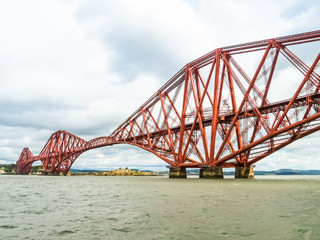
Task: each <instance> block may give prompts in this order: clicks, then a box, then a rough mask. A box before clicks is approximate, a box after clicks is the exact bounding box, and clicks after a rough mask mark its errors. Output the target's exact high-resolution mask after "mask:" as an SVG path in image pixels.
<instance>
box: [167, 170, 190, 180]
mask: <svg viewBox="0 0 320 240" xmlns="http://www.w3.org/2000/svg"><path fill="white" fill-rule="evenodd" d="M169 178H187V171H186V168H184V167H182V168H170V172H169Z"/></svg>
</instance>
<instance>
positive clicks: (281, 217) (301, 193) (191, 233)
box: [0, 176, 320, 240]
mask: <svg viewBox="0 0 320 240" xmlns="http://www.w3.org/2000/svg"><path fill="white" fill-rule="evenodd" d="M0 186H1V188H0V190H1V194H0V234H1V239H131V238H135V239H299V240H300V239H319V236H320V223H319V222H320V208H319V206H320V178H319V177H318V176H315V177H304V178H302V179H292V178H281V177H280V178H279V177H278V178H275V179H272V178H271V179H268V178H264V179H263V178H260V179H259V177H257V179H255V180H239V179H237V180H236V179H224V180H209V179H196V178H189V179H168V178H166V177H91V176H81V177H76V176H71V177H50V176H0Z"/></svg>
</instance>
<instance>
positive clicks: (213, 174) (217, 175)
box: [199, 166, 223, 179]
mask: <svg viewBox="0 0 320 240" xmlns="http://www.w3.org/2000/svg"><path fill="white" fill-rule="evenodd" d="M199 178H210V179H223V170H222V167H218V166H216V167H204V168H200V174H199Z"/></svg>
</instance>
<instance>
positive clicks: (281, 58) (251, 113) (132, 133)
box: [17, 31, 320, 178]
mask: <svg viewBox="0 0 320 240" xmlns="http://www.w3.org/2000/svg"><path fill="white" fill-rule="evenodd" d="M319 40H320V31H313V32H307V33H301V34H295V35H290V36H284V37H278V38H272V39H266V40H261V41H255V42H250V43H245V44H239V45H234V46H228V47H224V48H218V49H216V50H214V51H212V52H210V53H208V54H206V55H204V56H202V57H200V58H198V59H196V60H194V61H192V62H190V63H188V64H186V65H185V66H184V67H183V68H182V69H181V70H180V71H178V72H177V73H176V74H175V75H174V76H173V77H172V78H171V79H170V80H169V81H168V82H167V83H165V84H164V85H163V86H162V87H161V88H160V89H159V90H158V91H157V92H156V93H155V94H153V95H152V96H151V97H150V98H149V99H148V100H147V101H146V102H145V103H143V104H142V105H141V106H140V107H139V108H138V109H137V110H136V111H135V112H134V113H133V114H132V115H131V116H129V117H128V118H127V119H126V120H125V121H124V122H123V123H122V124H121V125H120V126H119V127H118V128H117V129H116V130H115V131H114V132H113V133H111V134H110V135H109V136H106V137H98V138H95V139H92V140H90V141H86V140H84V139H82V138H80V137H78V136H75V135H73V134H71V133H69V132H67V131H63V130H60V131H57V132H55V133H53V134H52V135H51V137H50V138H49V140H48V141H47V143H46V144H45V146H44V147H43V149H42V151H41V152H40V154H39V155H38V156H34V155H33V154H32V153H31V151H30V150H29V149H28V148H24V149H23V151H22V153H21V155H20V157H19V160H18V161H17V171H18V173H24V174H27V173H29V172H30V168H31V165H32V163H33V162H35V161H41V162H42V164H43V168H44V171H45V172H48V173H67V172H68V171H69V169H70V167H71V165H72V164H73V163H74V161H75V160H76V159H77V157H78V156H79V155H81V154H82V153H83V152H85V151H88V150H90V149H94V148H99V147H105V146H109V145H113V144H123V143H125V144H131V145H134V146H138V147H140V148H142V149H144V150H146V151H149V152H151V153H153V154H155V155H156V156H157V157H159V158H161V159H162V160H163V161H165V162H166V163H167V164H168V165H169V166H170V177H186V171H185V169H186V168H200V177H203V178H223V168H225V167H233V168H235V169H236V171H235V176H236V177H241V178H252V177H253V169H252V166H253V165H254V164H255V163H257V162H258V161H260V160H261V159H263V158H265V157H267V156H269V155H270V154H272V153H273V152H275V151H278V150H280V149H282V148H283V147H285V146H287V145H288V144H290V143H292V142H294V141H296V140H298V139H300V138H302V137H305V136H307V135H309V134H312V133H314V132H316V131H318V130H319V129H320V120H319V118H320V92H319V90H320V74H319V65H320V63H319V59H320V51H319V49H320V45H319ZM294 52H296V54H295V53H294ZM298 54H300V55H302V57H306V56H307V61H303V60H302V57H301V58H300V57H298V56H297V55H298ZM310 58H312V60H310Z"/></svg>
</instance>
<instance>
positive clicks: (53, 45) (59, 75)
mask: <svg viewBox="0 0 320 240" xmlns="http://www.w3.org/2000/svg"><path fill="white" fill-rule="evenodd" d="M319 7H320V4H319V3H318V2H317V1H308V2H305V1H302V0H296V1H281V2H279V1H275V0H272V1H267V2H265V3H263V4H261V2H257V1H251V0H247V1H236V0H228V1H218V0H215V1H209V0H200V1H183V0H170V1H169V0H165V1H147V0H137V1H129V0H121V1H102V0H93V1H87V0H83V1H71V0H70V1H62V0H61V1H58V0H57V1H50V2H47V1H40V0H38V1H37V0H31V1H22V0H21V1H18V0H16V1H2V2H1V3H0V69H1V70H0V84H1V88H0V108H1V110H0V130H1V131H0V160H1V161H8V162H14V161H16V160H17V158H18V156H19V154H20V152H21V150H22V147H24V146H26V145H27V146H29V147H30V149H31V151H32V152H33V153H34V154H35V155H36V154H38V153H39V152H40V150H41V148H42V147H43V146H44V144H45V142H46V140H47V139H48V138H49V136H50V134H51V133H52V132H54V131H56V130H58V129H65V130H67V131H70V132H72V133H74V134H76V135H79V136H80V137H82V138H84V139H86V140H89V139H91V138H94V137H97V136H101V135H102V136H103V135H108V134H110V133H111V132H112V131H113V130H114V129H115V128H116V127H117V126H118V125H119V124H120V123H122V122H123V121H124V120H125V119H126V118H127V117H128V116H129V115H130V114H131V113H132V112H134V111H135V109H136V108H138V107H139V106H140V104H142V103H143V102H144V101H145V100H146V99H148V98H149V96H151V95H152V94H153V93H154V92H155V91H156V90H157V89H158V88H159V87H160V86H161V85H162V84H163V83H165V82H166V81H167V80H168V79H169V78H170V77H171V76H172V75H174V74H175V73H176V72H177V71H178V70H179V69H180V68H181V67H183V66H184V65H185V64H186V63H187V62H189V61H191V60H193V59H195V58H197V57H199V56H201V55H202V54H205V53H206V52H208V51H211V50H213V49H215V48H217V47H223V46H226V45H231V44H237V43H241V42H247V41H254V40H258V39H264V38H270V37H275V36H281V35H286V34H291V33H298V32H303V31H310V30H315V29H316V28H317V22H318V20H319V16H318V12H319ZM306 141H307V140H306ZM299 142H301V144H302V145H299V144H297V145H294V146H296V148H297V149H298V150H297V151H298V153H299V151H300V155H303V154H302V153H304V152H303V151H304V150H302V149H303V147H302V146H304V145H303V142H302V140H299V141H298V142H297V143H299ZM306 145H307V144H306ZM123 148H124V149H125V151H124V153H122V152H121V151H120V150H121V149H123ZM111 149H112V147H108V148H106V149H101V150H93V151H92V152H90V153H89V152H88V153H86V154H84V155H83V156H81V157H80V158H79V164H78V162H76V165H75V166H77V165H78V166H83V167H84V166H90V167H91V166H100V167H104V166H111V165H113V164H115V165H116V164H119V162H120V163H122V162H123V163H126V162H128V165H132V166H133V165H135V164H136V165H137V166H139V165H143V166H145V165H150V166H153V165H159V164H160V165H161V163H162V164H163V166H165V165H166V163H164V162H163V161H161V160H159V159H157V158H156V157H154V156H153V155H152V154H150V153H145V152H144V151H142V150H141V151H140V150H136V149H137V148H134V147H127V148H126V147H121V148H116V149H117V151H113V150H111ZM118 149H119V151H118ZM299 149H301V150H299ZM110 151H111V152H112V151H113V152H112V154H111V153H110ZM128 153H129V155H130V156H132V158H131V159H132V160H129V159H128V158H127V156H128ZM281 153H282V154H289V157H288V158H292V159H294V160H293V162H290V161H286V160H284V159H285V158H286V157H283V156H282V155H279V154H280V152H279V154H278V155H274V158H273V155H271V156H270V157H269V158H268V159H267V160H266V161H264V160H263V161H261V166H262V167H263V168H283V163H285V164H288V166H294V167H295V166H297V167H303V166H306V165H308V166H309V165H310V166H311V164H309V163H308V164H307V163H305V165H302V164H300V162H299V161H298V160H297V158H293V157H292V155H290V153H289V152H288V151H285V150H283V151H281ZM298 153H297V155H295V156H300V155H299V154H298ZM144 158H146V159H150V161H149V160H144ZM273 159H275V160H273ZM281 159H282V160H283V161H280V160H281ZM311 162H312V160H310V163H311ZM299 164H300V165H299ZM257 165H260V163H258V164H257ZM119 166H121V164H119ZM315 166H316V165H315Z"/></svg>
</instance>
